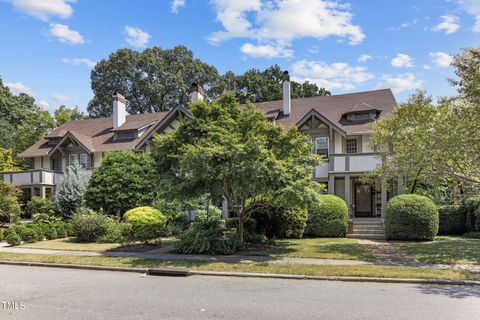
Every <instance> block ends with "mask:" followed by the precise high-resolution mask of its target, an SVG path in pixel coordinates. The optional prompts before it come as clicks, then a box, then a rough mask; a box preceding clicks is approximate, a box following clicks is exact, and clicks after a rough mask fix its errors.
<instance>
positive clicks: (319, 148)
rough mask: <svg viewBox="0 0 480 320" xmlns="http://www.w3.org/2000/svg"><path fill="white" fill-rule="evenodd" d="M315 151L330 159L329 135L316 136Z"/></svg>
mask: <svg viewBox="0 0 480 320" xmlns="http://www.w3.org/2000/svg"><path fill="white" fill-rule="evenodd" d="M315 153H316V154H320V155H323V156H324V157H325V158H326V159H328V137H318V138H315Z"/></svg>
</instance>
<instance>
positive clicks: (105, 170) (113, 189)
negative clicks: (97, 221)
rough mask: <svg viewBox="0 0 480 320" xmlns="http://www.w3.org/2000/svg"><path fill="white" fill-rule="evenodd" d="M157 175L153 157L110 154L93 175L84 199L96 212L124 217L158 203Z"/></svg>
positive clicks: (124, 153) (130, 153)
mask: <svg viewBox="0 0 480 320" xmlns="http://www.w3.org/2000/svg"><path fill="white" fill-rule="evenodd" d="M155 187H156V173H155V168H154V165H153V161H152V158H151V156H150V154H142V153H134V152H126V151H125V152H112V153H108V154H107V155H106V156H105V157H104V158H103V160H102V163H101V165H100V167H98V168H97V169H96V170H95V171H94V172H93V174H92V177H91V178H90V180H89V182H88V187H87V193H86V196H85V199H86V202H87V205H88V206H89V207H90V208H92V209H95V210H100V209H103V210H104V211H105V213H107V214H111V215H117V216H121V215H123V214H124V213H125V212H126V211H128V210H130V209H133V208H135V207H140V206H149V205H151V204H152V202H153V201H154V200H155V195H156V188H155Z"/></svg>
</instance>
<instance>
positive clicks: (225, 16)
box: [209, 0, 365, 46]
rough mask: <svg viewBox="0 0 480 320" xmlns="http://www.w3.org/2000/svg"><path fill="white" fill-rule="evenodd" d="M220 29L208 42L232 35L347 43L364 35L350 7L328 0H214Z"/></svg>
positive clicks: (264, 39)
mask: <svg viewBox="0 0 480 320" xmlns="http://www.w3.org/2000/svg"><path fill="white" fill-rule="evenodd" d="M213 5H214V9H215V10H216V13H217V20H218V21H219V22H220V23H221V24H222V26H223V29H224V30H222V31H217V32H214V33H213V34H212V35H211V36H210V37H209V41H210V43H212V44H217V43H219V42H222V41H226V40H230V39H234V38H249V39H254V40H257V41H259V42H260V43H265V42H267V43H272V42H273V43H276V44H277V45H284V46H288V45H290V44H291V43H292V41H293V40H295V39H299V38H316V39H323V38H326V37H330V36H336V37H339V38H346V39H348V40H349V43H350V44H358V43H360V42H362V41H363V39H364V38H365V35H364V34H363V32H362V30H361V28H360V27H359V26H358V25H354V24H353V23H352V18H353V14H352V13H351V12H350V6H349V5H345V4H340V3H337V2H333V1H327V0H274V1H261V0H243V1H238V0H213Z"/></svg>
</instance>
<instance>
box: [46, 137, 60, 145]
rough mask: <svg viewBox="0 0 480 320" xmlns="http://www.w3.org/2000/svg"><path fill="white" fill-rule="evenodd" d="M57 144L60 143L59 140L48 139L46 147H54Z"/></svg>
mask: <svg viewBox="0 0 480 320" xmlns="http://www.w3.org/2000/svg"><path fill="white" fill-rule="evenodd" d="M58 142H60V139H59V138H55V139H48V145H49V146H56V145H57V143H58Z"/></svg>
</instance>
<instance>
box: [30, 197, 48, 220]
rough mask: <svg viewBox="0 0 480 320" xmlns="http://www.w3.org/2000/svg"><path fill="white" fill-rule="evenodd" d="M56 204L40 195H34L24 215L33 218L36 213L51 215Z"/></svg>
mask: <svg viewBox="0 0 480 320" xmlns="http://www.w3.org/2000/svg"><path fill="white" fill-rule="evenodd" d="M54 209H55V205H54V204H53V202H52V201H50V200H48V199H42V198H40V197H32V200H30V201H29V202H28V203H27V205H26V206H25V210H24V217H25V218H31V217H32V216H33V215H34V214H45V215H47V216H50V215H52V214H53V212H54Z"/></svg>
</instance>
